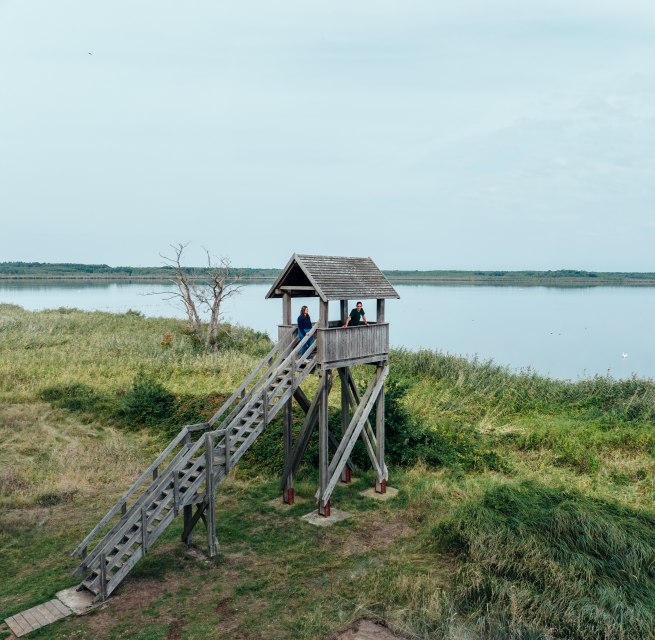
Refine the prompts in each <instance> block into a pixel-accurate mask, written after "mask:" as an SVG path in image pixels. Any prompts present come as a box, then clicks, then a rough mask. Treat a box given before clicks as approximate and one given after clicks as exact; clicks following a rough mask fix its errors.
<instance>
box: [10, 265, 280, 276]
mask: <svg viewBox="0 0 655 640" xmlns="http://www.w3.org/2000/svg"><path fill="white" fill-rule="evenodd" d="M186 270H187V271H188V272H189V273H191V274H192V275H193V276H195V277H197V278H203V277H205V276H207V274H208V272H209V269H207V268H206V267H188V268H187V269H186ZM233 271H234V273H235V274H237V275H239V276H241V277H243V278H247V279H253V280H272V279H274V278H275V276H277V274H278V273H279V269H252V268H234V269H233ZM173 272H174V269H173V267H169V266H163V267H110V266H109V265H107V264H76V263H72V262H58V263H48V262H0V278H1V279H8V278H10V279H13V278H37V279H41V278H67V279H68V278H97V279H102V280H104V279H107V280H114V279H117V280H118V279H120V280H131V279H135V280H140V279H147V280H168V279H169V278H172V277H173Z"/></svg>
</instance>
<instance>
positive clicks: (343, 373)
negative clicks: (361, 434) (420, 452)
mask: <svg viewBox="0 0 655 640" xmlns="http://www.w3.org/2000/svg"><path fill="white" fill-rule="evenodd" d="M341 302H342V305H343V300H342V301H341ZM342 313H343V309H342ZM348 374H349V369H348V367H343V368H342V369H341V370H340V371H339V379H340V380H341V437H342V438H343V436H344V434H345V433H346V429H348V425H349V424H350V394H349V393H348V387H347V385H346V380H347V376H348ZM350 480H351V477H350V467H349V466H348V465H346V466H345V467H344V468H343V471H342V472H341V482H345V483H346V484H347V483H349V482H350Z"/></svg>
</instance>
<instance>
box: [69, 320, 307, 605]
mask: <svg viewBox="0 0 655 640" xmlns="http://www.w3.org/2000/svg"><path fill="white" fill-rule="evenodd" d="M315 331H316V328H314V329H312V331H310V332H309V333H308V334H307V335H306V336H305V337H304V338H303V340H302V341H298V338H296V337H295V331H294V332H289V335H288V336H286V337H285V338H284V339H283V340H280V341H279V342H278V343H277V345H276V346H275V347H274V348H273V349H272V350H271V352H270V353H269V354H268V355H267V356H266V357H265V358H264V359H263V360H262V361H261V362H260V364H259V366H258V367H257V368H256V369H255V370H254V371H253V372H252V373H251V374H250V376H248V378H247V379H246V380H244V382H243V383H242V384H241V385H240V386H239V388H238V389H237V390H236V391H235V392H234V393H233V394H232V396H231V397H230V398H228V400H227V401H226V402H225V403H224V404H223V406H222V407H221V408H220V409H219V410H218V411H217V412H216V413H215V414H214V416H213V417H212V418H211V419H210V420H208V421H207V422H205V423H200V424H196V425H190V426H186V427H184V428H183V429H182V430H181V431H180V433H179V434H178V435H177V436H176V437H175V438H174V439H173V441H172V442H171V443H170V444H169V445H168V447H166V449H165V450H164V451H162V453H161V454H160V455H159V456H158V457H157V459H156V460H155V461H154V462H153V463H152V464H151V465H150V467H148V469H146V471H145V472H144V473H143V475H142V476H141V477H140V478H139V479H138V480H137V481H136V482H135V483H134V484H133V485H132V487H131V488H130V489H129V490H128V491H127V492H126V493H125V494H124V495H123V496H122V497H121V499H120V500H119V501H118V502H117V503H116V504H115V505H114V506H113V507H112V508H111V509H110V510H109V511H108V512H107V514H105V516H104V517H103V518H102V519H101V520H100V522H99V523H98V524H97V525H96V526H95V527H94V529H93V530H92V531H91V532H90V533H89V534H88V535H87V536H86V538H85V539H84V540H83V541H82V542H81V543H80V545H79V546H78V547H77V548H76V549H75V551H73V553H72V554H71V555H72V556H77V557H79V558H81V562H80V565H79V566H78V567H77V569H75V571H74V572H73V575H77V576H80V577H82V578H83V580H82V583H81V585H80V587H79V588H80V589H88V590H89V591H91V592H92V593H93V594H94V595H95V600H96V601H100V600H104V599H105V598H107V596H109V595H110V594H111V593H112V591H114V589H116V587H117V586H118V585H119V584H120V583H121V582H122V580H123V579H124V578H125V576H126V575H127V574H128V573H129V572H130V570H131V569H132V567H134V565H135V564H136V563H137V562H138V561H139V560H140V559H141V558H142V557H143V556H144V555H145V554H146V553H147V551H148V549H150V548H151V547H152V545H153V544H154V543H155V542H156V541H157V539H158V538H159V536H161V535H162V533H163V532H164V531H165V530H166V528H167V527H168V525H169V524H170V523H171V522H172V521H173V519H174V518H175V517H176V516H177V515H178V513H179V512H180V511H183V513H184V525H185V526H184V533H183V534H182V538H183V540H186V541H187V542H190V536H191V530H192V529H193V527H194V525H195V524H196V523H197V522H198V520H199V519H200V518H202V519H203V520H205V523H206V524H207V525H208V531H209V532H210V538H209V547H210V555H212V556H213V555H215V553H216V548H217V541H216V538H215V534H214V531H213V529H214V527H213V522H214V498H215V490H216V487H217V485H218V484H219V483H220V482H221V481H222V480H223V479H224V478H225V477H226V476H227V474H228V473H229V471H230V469H232V467H234V465H236V464H237V462H238V461H239V460H240V458H241V456H243V454H244V453H245V452H246V451H247V450H248V449H249V448H250V446H251V445H252V443H253V442H254V441H255V439H256V438H257V436H259V434H260V433H262V432H263V431H264V429H265V428H266V427H267V425H268V424H269V423H270V421H271V420H273V418H274V417H275V416H276V415H277V413H278V412H279V411H280V410H281V409H282V408H283V407H284V406H285V404H286V403H287V402H288V401H289V400H290V399H291V398H292V396H293V394H294V392H296V390H297V388H298V386H299V385H300V384H301V382H302V381H303V380H304V379H305V378H306V377H307V376H308V375H309V374H310V373H311V372H312V370H313V369H314V367H315V361H314V358H313V355H314V352H315V348H316V343H313V344H312V345H311V346H309V347H306V345H307V344H308V342H309V341H310V338H311V337H312V336H313V335H314V333H315ZM303 349H306V351H305V353H304V354H301V351H302V350H303ZM219 422H220V424H219V426H218V427H215V425H216V423H219ZM194 505H195V508H196V511H195V514H194V513H193V508H194ZM210 525H211V526H210ZM91 546H92V549H91V550H90V551H89V547H91Z"/></svg>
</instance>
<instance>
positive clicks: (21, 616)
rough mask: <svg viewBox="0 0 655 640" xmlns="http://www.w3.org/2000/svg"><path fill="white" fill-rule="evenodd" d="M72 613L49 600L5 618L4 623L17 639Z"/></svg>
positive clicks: (62, 605)
mask: <svg viewBox="0 0 655 640" xmlns="http://www.w3.org/2000/svg"><path fill="white" fill-rule="evenodd" d="M72 613H73V612H72V611H71V610H70V609H69V608H68V607H67V606H65V605H64V604H62V603H61V602H60V601H59V600H57V599H55V600H49V601H48V602H44V603H43V604H40V605H38V606H36V607H32V608H30V609H27V610H26V611H22V612H21V613H16V614H15V615H13V616H11V617H9V618H7V619H6V620H5V622H6V623H7V625H8V626H9V628H10V629H11V630H12V632H13V633H14V635H15V636H16V637H17V638H20V637H22V636H24V635H26V634H28V633H30V632H31V631H36V629H40V628H41V627H45V626H46V625H49V624H52V623H53V622H57V620H61V619H62V618H66V617H67V616H69V615H71V614H72Z"/></svg>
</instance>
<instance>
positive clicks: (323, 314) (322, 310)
mask: <svg viewBox="0 0 655 640" xmlns="http://www.w3.org/2000/svg"><path fill="white" fill-rule="evenodd" d="M328 311H329V309H328V301H327V300H321V301H320V303H319V313H318V326H319V327H321V328H323V329H327V327H328V319H329V316H328Z"/></svg>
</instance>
